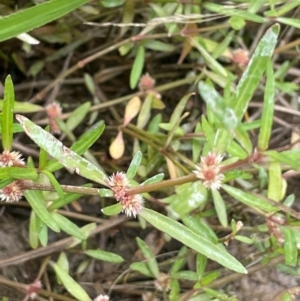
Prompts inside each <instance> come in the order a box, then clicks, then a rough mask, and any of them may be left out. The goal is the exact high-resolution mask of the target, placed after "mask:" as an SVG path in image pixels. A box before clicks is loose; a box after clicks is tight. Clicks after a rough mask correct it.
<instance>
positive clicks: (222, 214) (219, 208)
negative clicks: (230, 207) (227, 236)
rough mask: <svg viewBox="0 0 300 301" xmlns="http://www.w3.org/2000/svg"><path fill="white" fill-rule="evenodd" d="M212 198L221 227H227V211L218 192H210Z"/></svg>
mask: <svg viewBox="0 0 300 301" xmlns="http://www.w3.org/2000/svg"><path fill="white" fill-rule="evenodd" d="M212 196H213V200H214V205H215V209H216V212H217V215H218V219H219V221H220V223H221V225H222V226H223V227H227V226H228V219H227V211H226V206H225V202H224V200H223V198H222V195H221V194H220V192H219V191H218V190H212Z"/></svg>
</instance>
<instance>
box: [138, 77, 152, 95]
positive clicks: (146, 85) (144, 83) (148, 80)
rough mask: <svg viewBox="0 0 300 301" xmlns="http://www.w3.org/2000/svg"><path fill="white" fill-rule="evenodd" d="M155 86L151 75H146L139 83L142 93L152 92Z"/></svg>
mask: <svg viewBox="0 0 300 301" xmlns="http://www.w3.org/2000/svg"><path fill="white" fill-rule="evenodd" d="M154 86H155V79H153V78H152V77H151V76H150V75H149V73H146V74H145V75H143V76H142V77H141V78H140V81H139V89H140V91H143V92H144V91H145V92H147V91H149V90H152V89H153V88H154Z"/></svg>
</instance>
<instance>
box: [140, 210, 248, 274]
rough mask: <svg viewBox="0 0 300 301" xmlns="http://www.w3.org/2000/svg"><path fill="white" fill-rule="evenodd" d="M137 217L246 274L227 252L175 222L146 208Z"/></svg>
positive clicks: (228, 266) (220, 262) (224, 264)
mask: <svg viewBox="0 0 300 301" xmlns="http://www.w3.org/2000/svg"><path fill="white" fill-rule="evenodd" d="M139 215H140V216H141V217H142V218H144V219H145V220H146V221H147V222H148V223H150V224H151V225H153V226H154V227H155V228H157V229H159V230H160V231H163V232H164V233H167V234H168V235H170V236H171V237H173V238H175V239H177V240H178V241H180V242H182V243H183V244H184V245H186V246H187V247H189V248H191V249H193V250H195V251H197V252H199V253H201V254H203V255H205V256H207V257H208V258H210V259H212V260H214V261H216V262H218V263H219V264H221V265H223V266H224V267H227V268H228V269H230V270H233V271H236V272H238V273H243V274H246V273H247V270H246V269H245V268H244V267H243V265H242V264H241V263H240V262H239V261H238V260H236V259H235V258H234V257H233V256H231V255H230V254H229V253H227V251H224V250H222V249H221V248H219V247H218V246H216V245H214V244H213V243H212V242H210V241H209V240H207V239H205V238H204V237H202V236H199V235H197V234H196V233H195V232H193V231H192V230H190V229H188V228H187V227H185V226H184V225H182V224H180V223H178V222H177V221H174V220H172V219H170V218H168V217H166V216H164V215H162V214H160V213H157V212H155V211H153V210H150V209H147V208H143V210H142V211H141V212H140V213H139Z"/></svg>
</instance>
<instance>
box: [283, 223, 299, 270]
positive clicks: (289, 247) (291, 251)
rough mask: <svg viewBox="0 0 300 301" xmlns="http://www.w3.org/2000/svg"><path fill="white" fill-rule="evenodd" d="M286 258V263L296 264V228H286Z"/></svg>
mask: <svg viewBox="0 0 300 301" xmlns="http://www.w3.org/2000/svg"><path fill="white" fill-rule="evenodd" d="M284 258H285V264H287V265H291V266H296V264H297V258H298V249H297V240H296V236H295V233H294V230H293V229H291V228H290V227H285V228H284Z"/></svg>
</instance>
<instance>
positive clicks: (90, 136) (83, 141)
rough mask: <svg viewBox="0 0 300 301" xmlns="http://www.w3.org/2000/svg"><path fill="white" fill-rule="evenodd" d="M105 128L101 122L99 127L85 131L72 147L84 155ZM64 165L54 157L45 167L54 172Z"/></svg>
mask: <svg viewBox="0 0 300 301" xmlns="http://www.w3.org/2000/svg"><path fill="white" fill-rule="evenodd" d="M104 128H105V126H104V124H103V123H100V124H99V125H98V126H97V127H95V128H93V129H92V130H89V131H87V132H85V133H84V134H83V135H82V136H80V138H79V139H78V140H77V141H75V142H74V144H73V145H72V146H71V148H70V149H71V150H72V151H74V152H75V153H77V154H78V155H82V154H83V153H84V152H85V151H86V150H88V149H89V148H90V146H92V145H93V144H94V143H95V142H96V141H97V140H98V138H99V137H100V136H101V134H102V133H103V131H104ZM62 167H63V165H62V164H60V163H59V162H57V160H56V159H52V160H50V161H48V163H47V166H46V167H45V169H47V170H49V171H52V172H54V171H56V170H58V169H60V168H62Z"/></svg>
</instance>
